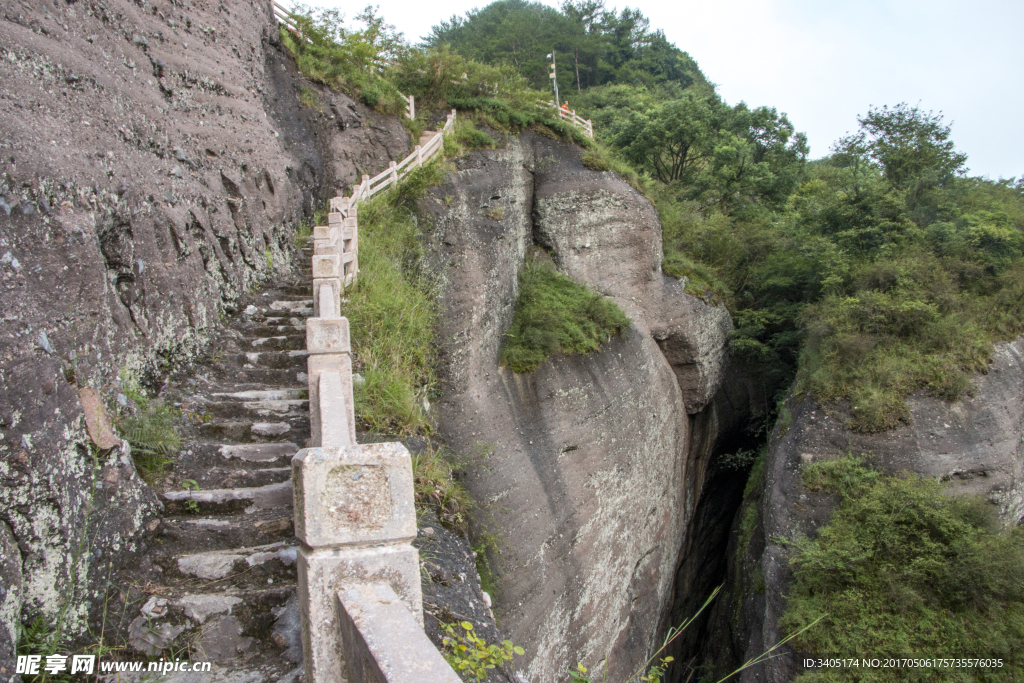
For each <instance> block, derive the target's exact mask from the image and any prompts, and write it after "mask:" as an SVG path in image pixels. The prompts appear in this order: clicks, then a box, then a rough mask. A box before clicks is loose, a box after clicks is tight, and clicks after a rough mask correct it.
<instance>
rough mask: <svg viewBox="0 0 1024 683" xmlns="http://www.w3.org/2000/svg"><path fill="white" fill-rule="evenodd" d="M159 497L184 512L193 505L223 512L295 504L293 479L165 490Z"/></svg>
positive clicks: (248, 510) (171, 507)
mask: <svg viewBox="0 0 1024 683" xmlns="http://www.w3.org/2000/svg"><path fill="white" fill-rule="evenodd" d="M160 497H161V498H162V499H163V500H164V501H165V504H166V506H167V509H168V510H170V511H172V512H183V511H186V510H189V509H190V508H192V509H193V510H195V511H197V512H200V513H204V514H205V513H214V514H223V513H226V512H235V511H239V510H244V511H246V512H248V513H250V514H251V513H254V512H260V511H262V510H271V509H275V508H281V509H284V508H288V509H290V508H291V506H292V482H291V478H290V476H289V478H288V480H287V481H281V482H277V483H274V484H266V485H265V486H255V487H248V488H221V489H209V490H202V489H200V490H198V491H164V492H163V493H161V494H160Z"/></svg>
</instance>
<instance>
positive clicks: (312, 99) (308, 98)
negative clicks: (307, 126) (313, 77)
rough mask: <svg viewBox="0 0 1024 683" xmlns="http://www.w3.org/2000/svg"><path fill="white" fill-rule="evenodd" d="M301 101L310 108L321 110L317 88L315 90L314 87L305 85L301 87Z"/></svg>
mask: <svg viewBox="0 0 1024 683" xmlns="http://www.w3.org/2000/svg"><path fill="white" fill-rule="evenodd" d="M299 102H302V103H303V104H304V105H306V106H307V107H309V108H310V109H315V110H317V111H321V107H320V96H319V95H317V94H316V90H313V89H312V88H307V87H306V86H303V87H302V88H300V89H299Z"/></svg>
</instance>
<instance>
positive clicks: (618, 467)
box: [424, 133, 731, 680]
mask: <svg viewBox="0 0 1024 683" xmlns="http://www.w3.org/2000/svg"><path fill="white" fill-rule="evenodd" d="M579 156H580V151H579V150H578V149H576V148H574V147H572V146H569V145H565V144H563V143H558V142H553V141H550V140H548V139H546V138H541V137H538V136H534V135H533V134H531V133H526V134H523V135H521V136H519V137H518V138H516V139H513V140H511V141H510V142H509V144H508V146H507V148H506V149H504V150H500V151H495V152H477V153H473V154H471V155H469V156H468V157H467V158H465V159H462V160H459V161H457V162H456V163H457V168H458V172H457V173H456V174H455V175H454V177H453V179H452V181H451V182H450V183H449V184H448V185H445V186H442V187H440V188H438V189H437V190H436V191H435V193H434V199H433V200H426V201H425V202H424V207H425V208H426V209H427V210H429V211H430V212H431V213H433V214H434V217H435V219H436V220H435V224H436V226H435V228H434V229H433V230H432V231H431V232H430V234H429V235H427V238H428V241H429V242H430V243H431V245H432V250H431V253H432V256H431V258H432V259H433V264H432V267H433V269H434V271H435V272H438V273H439V278H440V289H441V303H442V306H441V311H442V329H441V335H440V339H439V346H440V350H441V358H442V362H441V376H442V379H443V382H442V390H443V397H442V398H441V399H440V402H439V404H438V406H437V411H438V415H439V428H440V432H441V434H442V435H443V436H444V438H445V439H446V440H447V441H448V443H449V444H450V445H451V446H452V447H453V448H454V449H455V450H456V451H457V452H459V453H463V454H470V453H474V452H479V451H480V450H481V449H483V450H485V451H487V455H486V457H485V458H483V459H482V460H481V461H478V462H477V463H476V465H474V466H471V468H470V472H469V474H468V482H467V483H468V486H469V488H470V490H471V492H472V493H473V495H474V497H475V498H476V499H477V500H478V501H481V503H482V508H481V510H480V511H478V514H477V516H476V520H475V523H476V525H477V527H478V530H486V531H489V532H491V533H493V534H495V535H497V536H498V537H500V540H499V541H498V542H497V547H498V549H499V551H500V553H495V552H493V551H492V552H490V553H489V561H490V563H491V568H492V569H493V570H494V574H495V578H496V581H497V584H498V586H499V592H498V595H497V599H496V604H495V613H496V615H497V618H498V621H499V624H500V625H501V627H502V631H503V632H504V633H505V635H506V636H507V637H509V638H510V639H512V640H513V641H514V642H515V643H516V644H521V645H523V646H524V647H526V648H527V650H528V654H527V659H528V664H527V665H526V666H525V669H526V674H527V678H528V679H529V680H552V679H555V678H556V677H558V676H559V674H562V673H564V671H565V670H566V668H568V667H569V666H574V665H575V663H576V662H577V661H583V662H584V663H586V664H588V665H593V666H598V665H599V663H600V662H606V663H607V670H608V677H609V680H620V679H624V678H626V677H627V676H628V675H629V674H631V673H633V671H634V670H635V669H636V668H637V667H638V666H639V665H640V664H642V662H643V661H644V659H645V658H646V655H647V654H648V653H649V651H650V649H651V645H652V643H653V641H654V639H655V637H656V635H657V633H658V629H659V628H660V627H661V624H662V619H663V617H664V615H665V607H666V603H667V600H668V598H669V596H670V594H671V592H672V587H673V581H674V573H675V567H676V562H677V559H678V558H677V555H678V551H679V548H680V546H681V543H682V540H683V538H682V537H683V533H684V529H685V528H686V526H687V522H688V520H689V518H690V516H691V515H692V513H693V510H694V506H695V505H696V502H697V498H698V496H699V491H700V481H699V480H700V477H701V476H702V472H703V471H704V463H702V462H699V461H696V460H694V459H693V458H691V457H690V455H691V453H697V454H702V455H704V456H706V455H707V453H706V450H705V449H700V448H697V449H691V444H692V442H693V438H694V432H693V430H692V428H691V424H692V423H693V421H694V419H695V418H694V417H691V413H697V412H698V411H700V410H701V408H702V407H703V406H705V405H707V404H708V402H709V401H710V400H711V398H712V397H713V396H714V394H715V392H716V390H717V382H718V381H719V379H718V378H719V377H720V376H721V373H722V358H723V353H724V343H725V336H726V334H727V333H728V330H729V329H730V325H731V323H730V321H729V317H728V313H727V312H726V311H725V309H724V307H723V306H720V305H719V306H716V305H712V304H707V303H704V302H702V301H700V300H699V299H695V298H693V297H690V296H689V295H687V294H685V293H684V292H683V289H682V286H681V284H680V283H679V282H678V281H676V280H674V279H672V278H669V277H666V276H665V275H663V274H662V272H661V269H660V260H661V230H660V225H659V223H658V220H657V215H656V213H655V211H654V209H653V207H652V206H651V204H650V203H649V202H648V201H647V200H646V199H644V198H643V197H642V196H641V195H640V194H638V193H637V192H636V191H634V190H633V189H632V188H631V187H629V186H628V185H627V184H626V183H625V182H624V181H623V180H622V179H620V178H619V177H618V176H616V175H615V174H613V173H598V172H594V171H591V170H588V169H586V168H585V167H584V166H583V165H582V164H581V163H580V160H579ZM535 244H536V245H540V246H542V247H543V248H545V249H547V250H548V251H549V252H550V254H551V257H552V258H553V259H554V261H555V263H556V264H557V266H558V267H559V268H560V269H561V270H562V271H563V272H565V273H566V274H568V275H569V276H571V277H573V278H574V279H576V280H578V281H580V282H584V283H586V284H587V285H588V286H590V287H591V288H593V289H595V290H597V291H599V292H601V293H602V294H604V295H606V296H609V297H611V298H612V299H613V300H614V301H615V302H616V303H617V304H618V305H619V306H620V307H621V308H622V310H623V311H625V312H626V313H627V315H629V317H630V318H631V320H632V327H631V328H630V329H629V330H628V331H627V332H626V333H624V334H623V335H622V336H620V337H618V338H615V339H612V340H610V341H609V343H608V344H607V345H606V346H605V347H604V348H603V349H602V351H600V352H599V353H595V354H591V355H588V356H583V357H580V356H568V357H565V356H560V357H555V358H552V359H550V360H549V361H547V362H546V363H544V364H543V365H542V366H541V367H540V368H539V369H538V370H537V371H536V372H534V373H531V374H527V375H516V374H514V373H512V372H511V371H509V370H508V369H507V368H503V367H500V366H499V364H498V360H499V356H500V351H501V346H502V335H503V334H504V333H505V331H506V330H507V329H508V327H509V325H510V323H511V320H512V313H513V309H514V305H515V300H516V292H517V276H518V273H519V270H520V268H521V266H522V264H523V261H524V257H525V254H526V252H527V250H528V249H529V248H530V247H531V246H532V245H535ZM599 668H600V669H601V670H603V664H601V665H600V666H599Z"/></svg>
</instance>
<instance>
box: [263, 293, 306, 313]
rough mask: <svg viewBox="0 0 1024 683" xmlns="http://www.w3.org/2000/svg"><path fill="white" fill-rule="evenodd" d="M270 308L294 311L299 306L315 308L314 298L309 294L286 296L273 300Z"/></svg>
mask: <svg viewBox="0 0 1024 683" xmlns="http://www.w3.org/2000/svg"><path fill="white" fill-rule="evenodd" d="M268 308H269V309H270V310H272V311H294V310H295V309H299V308H313V299H311V298H310V296H309V295H308V294H307V295H306V296H304V297H294V298H293V297H285V298H283V299H278V300H277V301H271V302H270V304H269V306H268Z"/></svg>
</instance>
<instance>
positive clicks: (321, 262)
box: [313, 254, 341, 279]
mask: <svg viewBox="0 0 1024 683" xmlns="http://www.w3.org/2000/svg"><path fill="white" fill-rule="evenodd" d="M340 274H341V264H340V261H339V259H338V254H325V255H321V256H313V278H314V279H316V278H325V277H338V276H339V275H340Z"/></svg>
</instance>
